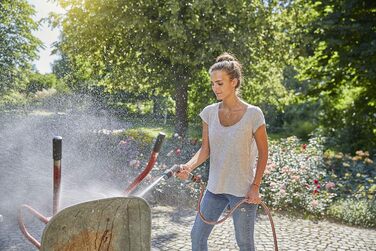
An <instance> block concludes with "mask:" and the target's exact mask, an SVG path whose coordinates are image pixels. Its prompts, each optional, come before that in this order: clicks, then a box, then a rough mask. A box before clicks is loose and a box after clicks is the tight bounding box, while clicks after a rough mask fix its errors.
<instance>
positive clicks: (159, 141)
mask: <svg viewBox="0 0 376 251" xmlns="http://www.w3.org/2000/svg"><path fill="white" fill-rule="evenodd" d="M165 137H166V134H164V133H163V132H160V133H159V134H158V137H157V140H156V141H155V143H154V148H153V152H156V153H159V151H160V150H161V147H162V143H163V140H164V138H165Z"/></svg>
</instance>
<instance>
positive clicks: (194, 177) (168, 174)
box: [163, 165, 201, 184]
mask: <svg viewBox="0 0 376 251" xmlns="http://www.w3.org/2000/svg"><path fill="white" fill-rule="evenodd" d="M178 172H180V165H173V166H172V167H171V168H170V169H167V170H166V171H165V172H164V173H163V178H164V179H165V180H167V179H169V178H171V177H172V176H174V174H175V173H178ZM188 175H189V178H188V180H191V181H193V182H195V183H198V184H200V183H201V175H193V174H192V173H189V174H188Z"/></svg>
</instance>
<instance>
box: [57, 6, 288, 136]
mask: <svg viewBox="0 0 376 251" xmlns="http://www.w3.org/2000/svg"><path fill="white" fill-rule="evenodd" d="M59 2H60V4H61V5H62V6H63V7H64V8H66V9H67V10H68V13H67V16H66V17H65V18H63V19H62V21H61V25H62V27H63V33H64V39H63V40H62V43H61V47H60V48H61V50H62V51H63V52H64V53H66V55H68V57H69V58H70V60H71V62H72V63H73V65H75V67H76V69H78V70H80V71H81V72H83V75H85V74H87V77H88V78H91V79H94V80H97V81H98V84H100V85H104V86H106V87H107V90H108V91H112V92H116V91H117V90H127V91H129V92H144V91H149V92H151V90H154V91H155V94H158V93H161V92H167V93H169V94H170V95H171V96H173V97H174V100H175V103H176V118H177V119H176V131H177V132H178V133H179V134H182V135H184V133H185V131H186V128H187V124H188V112H187V111H188V93H189V90H190V89H192V87H194V86H195V85H196V84H203V83H202V82H201V83H200V82H198V81H202V80H203V79H207V78H203V77H202V73H203V72H204V71H207V69H208V68H209V66H210V65H211V64H212V63H213V62H214V59H215V57H216V56H218V55H219V54H220V53H222V52H224V51H229V52H232V53H234V54H235V55H237V57H238V58H239V59H240V60H241V61H242V62H243V64H244V65H245V71H246V72H247V73H251V74H252V73H256V74H258V73H261V72H262V73H263V75H261V76H260V75H256V74H255V75H252V76H257V78H255V77H253V80H254V79H257V81H254V83H252V85H254V86H256V88H250V87H249V85H247V84H245V93H246V94H247V95H253V96H252V100H256V101H260V100H262V98H261V95H262V96H263V97H265V98H269V97H275V96H276V95H277V96H278V95H279V96H283V95H285V94H284V93H283V86H281V85H280V81H279V80H280V78H281V77H282V69H281V68H280V67H281V65H280V64H281V63H282V62H283V60H281V59H282V56H283V55H282V54H283V53H282V50H283V49H282V48H281V49H280V48H279V47H278V46H276V45H278V44H279V43H280V42H279V41H278V39H276V34H277V33H278V27H277V26H273V25H272V22H273V18H270V15H273V14H275V12H274V11H275V8H276V6H277V5H278V3H279V2H280V1H268V3H266V2H264V1H245V0H236V1H224V0H223V1H209V0H205V1H197V0H190V1H181V0H158V1H157V0H148V1H138V0H137V1H136V0H130V1H126V2H125V1H120V0H110V1H98V0H93V1H73V0H71V1H69V0H64V1H63V0H61V1H59ZM282 42H283V41H281V43H282ZM271 48H272V49H271ZM272 61H273V62H274V63H273V64H268V62H272ZM259 62H262V63H263V66H262V67H258V63H259ZM270 66H272V67H270ZM278 67H279V68H278ZM268 73H272V74H274V76H273V79H270V75H269V74H268ZM251 80H252V78H251ZM265 83H266V84H269V85H268V86H269V87H268V89H267V91H265V92H263V93H262V94H260V93H257V91H258V90H264V89H262V88H259V86H260V85H261V86H263V85H264V86H265ZM207 85H208V89H209V88H210V87H209V83H207ZM247 86H248V87H247ZM276 86H277V88H274V87H276ZM274 90H280V91H274ZM270 92H272V93H273V95H270ZM280 92H282V94H281V93H280ZM255 97H256V98H255ZM254 98H255V99H254ZM275 100H276V102H280V101H279V100H280V99H278V98H276V99H275Z"/></svg>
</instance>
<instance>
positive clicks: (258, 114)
mask: <svg viewBox="0 0 376 251" xmlns="http://www.w3.org/2000/svg"><path fill="white" fill-rule="evenodd" d="M264 124H265V118H264V114H263V112H262V111H261V109H260V108H259V107H256V109H255V112H254V113H253V118H252V133H255V132H256V131H257V129H258V128H259V127H260V126H262V125H264Z"/></svg>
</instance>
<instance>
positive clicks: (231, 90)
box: [210, 70, 237, 100]
mask: <svg viewBox="0 0 376 251" xmlns="http://www.w3.org/2000/svg"><path fill="white" fill-rule="evenodd" d="M210 82H211V86H212V90H213V92H214V94H215V96H216V97H217V100H223V99H225V98H226V97H229V96H230V95H234V94H235V87H236V83H237V79H233V80H231V79H230V76H229V75H228V74H227V73H226V72H225V71H222V70H217V71H212V73H211V74H210Z"/></svg>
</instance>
